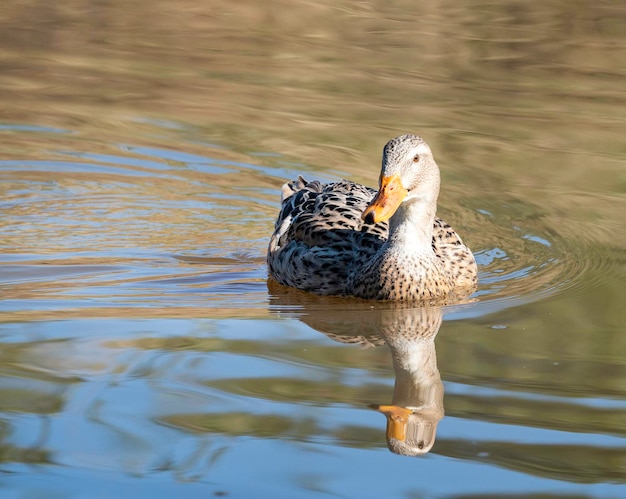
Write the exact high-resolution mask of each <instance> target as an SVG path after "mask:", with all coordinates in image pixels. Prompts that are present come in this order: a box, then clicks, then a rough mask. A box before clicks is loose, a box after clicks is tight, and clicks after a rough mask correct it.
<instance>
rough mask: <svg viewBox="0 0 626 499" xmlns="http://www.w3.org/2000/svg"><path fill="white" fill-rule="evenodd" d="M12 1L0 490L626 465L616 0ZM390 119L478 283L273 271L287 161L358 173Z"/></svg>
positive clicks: (542, 472)
mask: <svg viewBox="0 0 626 499" xmlns="http://www.w3.org/2000/svg"><path fill="white" fill-rule="evenodd" d="M31 3H32V5H30V6H29V5H28V4H26V6H25V4H24V3H22V2H8V7H7V12H8V13H9V15H8V17H5V18H2V17H0V21H1V23H0V24H1V26H0V27H3V28H4V30H3V32H4V33H5V34H6V35H3V36H6V37H7V39H8V37H10V40H11V44H10V49H9V50H8V52H7V54H8V55H7V58H6V61H5V62H4V65H5V66H6V67H5V70H4V71H3V73H2V75H0V87H1V88H3V89H4V91H3V92H2V94H1V95H0V103H1V104H2V106H3V107H4V109H5V110H6V111H5V112H6V114H5V117H4V118H1V119H2V123H0V215H1V216H0V341H1V342H2V348H1V351H0V376H1V378H0V456H1V464H0V470H1V475H0V494H1V495H2V496H3V497H90V498H91V497H122V496H125V497H132V496H142V497H143V496H146V495H148V494H151V495H152V496H161V497H172V496H175V497H185V496H188V497H197V496H211V495H215V496H220V495H228V496H233V497H266V496H267V497H270V496H271V497H290V498H291V497H305V496H309V495H316V494H326V495H332V496H340V497H374V496H385V497H486V496H493V497H503V496H529V495H533V494H534V496H535V497H552V496H565V497H572V496H579V497H623V496H624V495H625V494H626V488H625V487H624V484H626V360H625V359H626V334H625V333H626V331H624V321H625V319H626V317H625V315H624V305H623V304H624V303H626V294H625V291H624V285H623V282H624V279H625V278H626V275H625V272H624V262H625V257H624V248H625V247H626V231H625V229H624V215H625V214H626V174H625V171H626V156H625V151H624V147H623V129H624V128H623V126H624V113H623V109H624V105H626V97H625V96H624V93H623V91H622V89H621V83H618V80H619V81H621V80H620V78H621V77H623V76H624V73H623V71H624V70H623V68H624V67H626V65H624V64H622V65H620V64H619V62H618V61H622V62H624V48H625V45H624V42H623V38H620V37H619V36H617V35H618V32H619V30H620V29H621V28H618V27H616V26H617V25H616V24H615V23H618V24H619V23H621V22H623V21H624V20H625V16H626V14H625V13H624V12H623V10H622V9H620V8H614V9H611V8H609V7H608V6H609V5H610V4H606V5H605V4H598V6H597V7H596V8H595V9H591V8H589V9H590V11H589V12H587V11H582V10H581V12H579V13H577V14H576V15H573V16H571V17H570V18H569V21H568V22H569V24H568V23H565V22H564V21H563V22H560V21H559V22H557V21H555V19H562V16H560V15H561V14H562V13H561V12H560V11H559V6H558V5H559V4H557V5H555V6H552V5H551V3H550V2H548V3H547V4H546V5H544V6H543V7H542V8H540V9H538V10H539V12H542V13H543V14H544V15H538V14H537V13H536V12H531V11H528V12H524V11H523V10H519V11H517V14H515V13H514V11H513V10H510V9H509V10H507V9H505V8H504V7H503V11H502V12H499V11H493V9H492V10H490V8H491V7H490V6H489V5H484V6H483V8H484V9H485V10H484V11H483V16H484V19H483V18H477V17H474V16H475V11H474V10H473V9H470V7H469V6H468V8H467V10H464V9H463V8H462V7H457V8H456V9H453V10H452V11H450V10H448V9H443V10H442V11H439V10H437V9H433V10H432V11H427V12H424V13H420V14H419V15H418V13H415V12H411V11H410V10H403V9H404V8H406V9H410V8H409V7H408V4H407V6H404V7H403V4H402V2H397V3H393V2H392V3H391V4H390V6H389V7H387V8H386V9H387V10H384V9H383V10H379V11H377V10H375V9H374V8H373V7H372V8H371V9H370V8H367V7H366V6H365V5H360V4H359V5H360V6H359V7H353V6H351V5H348V4H347V5H346V6H345V9H344V10H341V9H339V10H337V9H338V8H336V7H333V6H332V4H330V3H329V4H328V5H325V4H324V3H322V4H320V6H318V7H317V8H313V7H312V6H310V5H308V4H306V3H303V4H300V3H296V4H294V5H295V6H291V7H290V8H289V9H286V11H285V9H284V8H283V7H281V6H280V5H277V6H273V7H267V8H266V10H264V9H263V8H260V7H258V6H257V5H256V4H253V3H251V4H249V5H248V4H246V3H243V4H241V5H240V6H237V7H233V6H230V4H227V3H224V4H223V5H221V4H220V2H218V3H216V6H215V8H214V9H212V10H211V12H209V13H207V12H201V11H200V10H199V9H197V8H196V9H195V10H193V9H192V10H185V9H181V11H176V12H174V11H171V10H168V8H167V6H166V5H165V4H161V2H157V4H158V5H160V6H161V7H162V8H163V9H164V11H163V12H161V13H154V12H155V11H154V8H153V7H148V5H146V6H145V8H143V9H141V8H139V7H136V9H137V10H136V11H131V12H130V14H129V13H128V12H127V10H126V8H125V7H124V8H122V7H119V8H116V7H114V6H109V7H107V8H104V7H101V8H100V10H98V11H92V10H90V7H89V4H86V3H85V4H84V5H83V2H80V1H72V2H69V3H68V6H67V7H64V8H61V7H58V8H51V10H50V11H47V14H46V13H45V12H44V13H42V11H40V10H37V12H39V14H38V15H39V16H42V17H41V18H36V21H37V22H35V28H34V29H33V30H32V31H31V35H32V36H27V31H26V30H24V29H23V28H21V27H20V24H19V19H23V18H25V16H26V17H28V15H30V14H32V11H30V10H29V8H31V9H36V7H37V2H31ZM138 5H141V2H140V3H139V4H138ZM459 5H463V2H462V3H461V4H459ZM503 5H508V3H507V2H505V3H504V4H503ZM509 7H510V8H511V9H512V6H509ZM518 7H519V6H518ZM519 8H520V9H521V7H519ZM290 9H291V10H290ZM381 9H382V8H381ZM542 9H543V11H542ZM146 12H150V15H151V16H152V19H144V18H143V16H145V15H146ZM157 12H158V9H157ZM181 12H182V13H183V14H181ZM185 12H186V14H184V13H185ZM338 12H339V17H340V21H342V22H339V21H338V20H337V15H338ZM568 12H569V10H568ZM444 13H445V15H444ZM168 15H169V16H171V18H168ZM46 16H51V17H49V18H50V19H55V20H56V21H55V22H56V23H57V24H54V25H48V24H46V21H47V20H48V19H49V18H48V17H46ZM127 16H130V17H127ZM177 16H184V20H185V23H184V25H185V27H186V29H187V30H189V32H187V31H182V28H179V25H180V22H179V21H180V19H179V18H178V17H177ZM620 16H621V21H620ZM127 19H134V23H135V24H132V23H131V24H127V22H128V21H127ZM97 20H99V21H97ZM305 20H306V21H305ZM418 21H419V22H418ZM479 21H484V22H479ZM76 23H78V24H76ZM76 26H80V27H81V28H82V29H77V28H76ZM155 26H156V27H158V28H159V29H156V28H155ZM345 26H350V29H347V30H344V27H345ZM619 26H623V24H619ZM251 27H252V28H253V29H250V28H251ZM179 29H181V31H179ZM90 32H91V33H92V35H90V36H87V35H86V34H85V33H90ZM415 32H416V33H418V34H419V33H421V36H417V35H416V34H415ZM190 33H191V34H193V33H197V34H198V36H197V37H193V36H191V35H190ZM571 33H574V34H577V36H578V37H579V38H576V37H574V38H568V41H567V43H566V42H565V41H564V39H565V38H567V37H570V36H571ZM35 35H36V36H35ZM372 37H373V38H372ZM437 42H439V43H440V44H441V45H440V44H438V43H437ZM446 44H447V45H446ZM572 47H573V48H572ZM88 49H90V50H88ZM574 49H575V50H574ZM459 50H461V51H463V50H464V51H466V52H465V57H466V58H465V59H459V58H458V57H459V54H458V51H459ZM577 51H579V52H580V53H581V54H583V55H585V56H586V57H580V58H579V57H574V55H575V54H576V52H577ZM466 61H467V62H466ZM471 61H473V62H474V65H472V64H469V62H471ZM0 117H1V115H0ZM620 127H621V128H620ZM620 130H621V131H620ZM406 131H411V132H415V133H419V134H422V135H423V136H424V137H425V138H426V139H427V140H428V142H429V143H430V144H431V147H432V148H433V151H434V154H435V157H436V158H437V160H438V162H439V165H440V167H441V169H442V193H441V196H440V207H439V214H440V216H442V217H443V218H445V219H446V220H447V221H448V222H450V223H451V224H452V225H453V226H454V227H455V228H456V229H457V230H458V231H459V233H460V234H461V235H462V236H463V238H464V240H465V242H467V243H468V245H469V246H470V247H471V248H472V249H473V250H474V252H475V254H476V257H477V261H478V263H479V269H480V284H479V287H478V290H477V291H476V292H475V293H474V295H473V296H472V300H471V301H470V302H469V303H465V304H460V305H455V306H448V307H445V308H430V309H420V308H417V307H406V308H405V307H400V308H397V307H393V306H391V305H385V304H380V303H378V304H376V303H373V304H372V303H365V304H364V303H362V302H356V301H352V300H347V299H336V298H334V299H333V298H331V299H328V298H321V297H315V296H310V295H307V294H306V293H300V292H296V291H293V290H288V289H285V288H282V287H280V286H277V285H274V284H272V283H268V282H267V271H266V266H265V248H266V244H267V242H268V238H269V235H270V234H271V231H272V228H273V221H274V218H275V216H276V214H277V210H278V205H279V192H280V186H281V184H282V183H283V182H284V181H285V180H287V179H290V178H294V177H295V176H297V175H298V174H303V175H305V176H306V177H307V178H318V179H321V180H336V179H339V178H351V179H354V180H357V181H360V182H364V183H367V184H369V185H372V186H373V185H375V183H376V179H377V176H378V166H379V163H380V150H381V149H382V146H383V145H384V143H385V141H386V140H387V139H388V138H390V137H391V136H393V135H396V134H398V133H401V132H406ZM389 405H392V406H394V407H406V406H411V407H414V408H417V409H415V410H414V413H413V415H412V418H413V420H412V421H413V423H412V424H413V426H411V425H409V426H407V430H406V431H407V432H408V433H407V434H409V433H410V432H411V431H415V432H416V434H417V433H418V432H421V433H420V435H421V436H420V438H421V439H422V440H419V439H418V440H419V442H421V444H420V448H419V449H417V447H415V448H414V451H415V452H416V453H419V454H422V455H420V456H418V457H407V456H402V455H396V453H398V451H399V449H397V448H395V447H394V445H393V442H390V443H389V449H388V439H389V437H390V435H391V433H390V432H392V430H393V428H397V427H394V426H393V425H391V424H390V425H389V426H388V424H387V419H386V417H385V410H384V408H381V407H380V406H383V407H385V406H389ZM422 444H423V445H422ZM424 447H425V448H424ZM416 449H417V450H416ZM391 451H393V452H391ZM415 452H414V453H415Z"/></svg>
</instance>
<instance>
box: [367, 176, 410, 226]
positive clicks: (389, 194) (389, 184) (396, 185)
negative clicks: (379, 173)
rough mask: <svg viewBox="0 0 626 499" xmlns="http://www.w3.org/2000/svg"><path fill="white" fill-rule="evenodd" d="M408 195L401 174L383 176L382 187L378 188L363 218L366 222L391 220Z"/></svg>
mask: <svg viewBox="0 0 626 499" xmlns="http://www.w3.org/2000/svg"><path fill="white" fill-rule="evenodd" d="M406 195H407V190H406V189H405V188H404V187H403V186H402V181H401V180H400V176H399V175H392V176H391V177H382V178H381V179H380V189H378V192H377V193H376V196H374V199H372V202H371V203H370V204H369V206H368V207H367V208H366V209H365V211H364V212H363V215H361V218H362V219H363V220H364V221H365V222H366V223H378V222H384V221H385V220H389V219H390V218H391V216H392V215H393V214H394V213H395V212H396V210H397V209H398V206H400V203H402V201H403V200H404V198H405V197H406Z"/></svg>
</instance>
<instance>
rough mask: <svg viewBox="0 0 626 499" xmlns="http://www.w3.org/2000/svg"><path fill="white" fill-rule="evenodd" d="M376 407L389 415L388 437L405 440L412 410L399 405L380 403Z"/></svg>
mask: <svg viewBox="0 0 626 499" xmlns="http://www.w3.org/2000/svg"><path fill="white" fill-rule="evenodd" d="M375 408H376V410H378V411H379V412H382V413H383V414H384V415H385V416H387V439H390V438H394V439H396V440H400V441H402V442H404V441H405V440H406V427H407V423H408V419H409V416H410V415H411V413H412V411H411V410H410V409H407V408H406V407H400V406H397V405H379V406H377V407H375Z"/></svg>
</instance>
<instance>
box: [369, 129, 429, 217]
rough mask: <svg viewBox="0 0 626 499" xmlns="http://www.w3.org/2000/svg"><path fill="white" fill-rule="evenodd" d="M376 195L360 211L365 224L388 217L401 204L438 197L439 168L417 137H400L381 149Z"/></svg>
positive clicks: (422, 141) (426, 146)
mask: <svg viewBox="0 0 626 499" xmlns="http://www.w3.org/2000/svg"><path fill="white" fill-rule="evenodd" d="M378 184H379V185H378V187H379V189H378V193H377V194H376V196H374V199H372V201H371V203H370V204H369V206H368V207H367V208H366V209H365V211H364V212H363V215H362V218H363V220H364V221H365V222H366V223H378V222H382V221H385V220H388V219H389V218H391V216H392V215H393V214H394V213H395V212H396V210H397V209H398V208H399V207H400V205H401V204H402V203H405V202H407V201H410V200H413V199H416V198H427V199H428V201H429V202H432V200H433V196H434V202H436V200H437V196H438V195H439V168H438V167H437V163H435V160H434V158H433V153H432V152H431V150H430V147H428V144H427V143H426V142H425V141H424V140H423V139H422V138H421V137H418V136H417V135H400V136H399V137H396V138H394V139H391V140H390V141H389V142H387V144H386V145H385V148H384V149H383V164H382V168H381V172H380V178H379V181H378Z"/></svg>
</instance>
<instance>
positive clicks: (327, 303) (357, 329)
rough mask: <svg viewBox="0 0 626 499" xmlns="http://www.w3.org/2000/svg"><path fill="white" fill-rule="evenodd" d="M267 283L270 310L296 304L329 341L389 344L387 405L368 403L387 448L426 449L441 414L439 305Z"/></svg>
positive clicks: (402, 450) (301, 315)
mask: <svg viewBox="0 0 626 499" xmlns="http://www.w3.org/2000/svg"><path fill="white" fill-rule="evenodd" d="M268 287H269V288H270V305H271V306H272V307H273V308H275V309H278V310H279V311H281V312H283V313H284V312H288V311H290V312H294V306H296V305H297V306H298V309H299V310H298V311H299V312H300V311H301V312H300V313H299V314H298V315H299V318H300V320H302V321H303V322H305V323H306V324H308V325H309V326H311V327H312V328H314V329H316V330H317V331H320V332H322V333H324V334H325V335H326V336H328V337H329V338H331V339H333V340H335V341H339V342H342V343H357V344H361V345H367V346H379V345H387V347H389V349H390V350H391V358H392V362H393V369H394V371H395V377H396V380H395V385H394V389H393V396H392V399H391V404H388V405H386V404H372V405H370V407H372V408H374V409H376V410H377V411H379V412H381V413H382V414H384V415H385V417H386V418H387V445H388V447H389V449H390V450H391V451H392V452H394V453H396V454H402V455H406V456H417V455H421V454H425V453H427V452H428V451H430V450H431V449H432V447H433V445H434V443H435V436H436V433H437V425H438V423H439V421H440V420H441V418H443V415H444V407H443V383H442V382H441V375H440V374H439V370H438V369H437V355H436V352H435V337H436V336H437V333H438V331H439V327H440V326H441V322H442V318H443V311H442V308H441V307H440V306H424V307H416V306H412V307H411V306H409V305H407V304H398V303H381V302H376V303H372V302H371V301H362V300H354V299H338V298H327V297H321V296H314V295H311V294H308V293H303V292H301V291H298V290H294V289H291V288H286V287H283V286H280V285H279V284H275V283H273V282H271V281H269V282H268Z"/></svg>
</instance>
